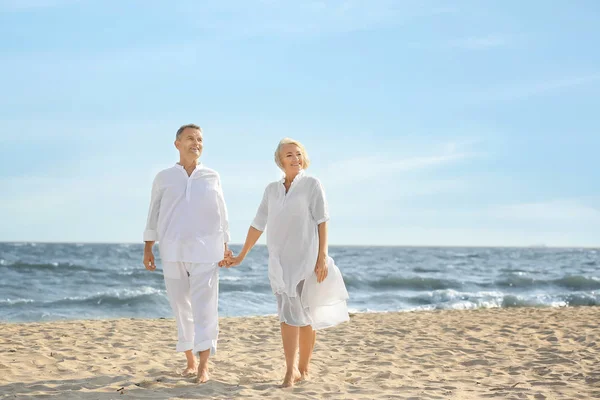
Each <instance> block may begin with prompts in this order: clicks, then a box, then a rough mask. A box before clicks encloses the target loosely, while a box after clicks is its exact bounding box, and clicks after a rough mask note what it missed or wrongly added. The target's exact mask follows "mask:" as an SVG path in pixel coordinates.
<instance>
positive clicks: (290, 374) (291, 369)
mask: <svg viewBox="0 0 600 400" xmlns="http://www.w3.org/2000/svg"><path fill="white" fill-rule="evenodd" d="M298 331H299V329H298V327H297V326H291V325H288V324H286V323H285V322H282V323H281V340H282V342H283V353H284V354H285V366H286V372H285V378H283V384H282V386H283V387H290V386H293V385H294V383H295V382H297V381H298V380H300V377H301V376H300V372H299V371H298V367H296V352H297V351H298Z"/></svg>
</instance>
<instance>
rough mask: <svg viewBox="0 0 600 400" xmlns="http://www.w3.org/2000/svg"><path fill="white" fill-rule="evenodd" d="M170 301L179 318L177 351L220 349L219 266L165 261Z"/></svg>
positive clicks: (177, 319)
mask: <svg viewBox="0 0 600 400" xmlns="http://www.w3.org/2000/svg"><path fill="white" fill-rule="evenodd" d="M163 273H164V278H165V286H166V287H167V296H168V297H169V303H170V304H171V308H172V309H173V313H174V314H175V321H176V322H177V333H178V337H179V339H178V341H177V351H187V350H193V351H194V353H197V352H200V351H205V350H208V349H210V354H211V355H212V354H215V352H216V351H217V338H218V336H219V314H218V311H219V305H218V299H219V266H218V265H217V263H211V264H197V263H186V262H163Z"/></svg>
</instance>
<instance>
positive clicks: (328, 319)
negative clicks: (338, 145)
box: [252, 171, 349, 329]
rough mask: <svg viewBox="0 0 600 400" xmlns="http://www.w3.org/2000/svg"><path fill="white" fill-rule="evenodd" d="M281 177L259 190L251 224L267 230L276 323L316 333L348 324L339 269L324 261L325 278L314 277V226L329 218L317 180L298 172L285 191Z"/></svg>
mask: <svg viewBox="0 0 600 400" xmlns="http://www.w3.org/2000/svg"><path fill="white" fill-rule="evenodd" d="M283 182H284V180H283V179H281V180H279V181H276V182H272V183H270V184H269V185H268V186H267V188H266V189H265V192H264V195H263V199H262V202H261V204H260V206H259V208H258V211H257V213H256V217H255V218H254V221H253V222H252V226H253V227H254V228H256V229H258V230H259V231H264V230H265V228H267V229H266V230H267V247H268V250H269V281H270V283H271V288H272V290H273V293H274V294H275V296H276V297H277V303H278V314H279V319H280V321H281V322H286V323H288V324H289V325H294V326H306V325H312V326H313V328H314V329H322V328H327V327H330V326H334V325H337V324H339V323H341V322H344V321H348V320H349V317H348V308H347V305H346V300H347V299H348V292H347V291H346V287H345V285H344V280H343V278H342V275H341V273H340V271H339V269H338V268H337V267H336V266H335V263H334V262H333V259H331V258H330V257H328V260H327V264H328V267H329V273H328V276H327V278H326V279H325V280H324V281H323V282H321V283H317V280H316V275H315V273H314V269H315V264H316V262H317V256H318V251H319V234H318V225H319V224H321V223H323V222H326V221H328V220H329V213H328V210H327V201H326V199H325V193H324V190H323V186H322V185H321V182H319V180H318V179H317V178H315V177H312V176H308V175H306V174H305V173H304V172H303V171H301V172H300V173H299V174H298V175H297V176H296V178H295V179H294V181H293V182H292V184H291V186H290V188H289V190H288V192H287V193H286V191H285V186H284V185H283Z"/></svg>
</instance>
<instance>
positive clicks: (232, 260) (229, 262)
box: [219, 253, 244, 268]
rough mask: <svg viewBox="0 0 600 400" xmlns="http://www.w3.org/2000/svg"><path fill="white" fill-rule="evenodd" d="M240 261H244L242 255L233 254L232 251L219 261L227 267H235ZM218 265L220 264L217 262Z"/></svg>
mask: <svg viewBox="0 0 600 400" xmlns="http://www.w3.org/2000/svg"><path fill="white" fill-rule="evenodd" d="M242 261H244V257H243V256H241V255H238V256H237V257H234V256H233V253H232V254H231V255H230V256H229V257H227V258H226V259H224V260H223V261H221V262H222V263H223V265H222V266H223V267H225V268H229V267H237V266H238V265H240V264H241V263H242ZM219 265H221V264H220V263H219Z"/></svg>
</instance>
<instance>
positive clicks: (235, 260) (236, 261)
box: [225, 226, 262, 268]
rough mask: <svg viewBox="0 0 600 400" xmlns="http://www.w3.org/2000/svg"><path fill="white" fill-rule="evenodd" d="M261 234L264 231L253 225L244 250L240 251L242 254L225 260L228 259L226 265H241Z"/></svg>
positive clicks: (249, 230)
mask: <svg viewBox="0 0 600 400" xmlns="http://www.w3.org/2000/svg"><path fill="white" fill-rule="evenodd" d="M261 235H262V231H259V230H258V229H256V228H255V227H253V226H251V227H250V228H249V229H248V234H247V235H246V242H245V243H244V247H243V248H242V251H240V254H238V255H237V256H236V257H230V258H228V259H227V260H225V261H226V264H225V266H226V267H227V268H229V267H235V266H237V265H240V264H241V263H242V261H244V258H246V255H247V254H248V252H249V251H250V250H252V248H253V247H254V245H255V244H256V242H257V241H258V238H260V236H261Z"/></svg>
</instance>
